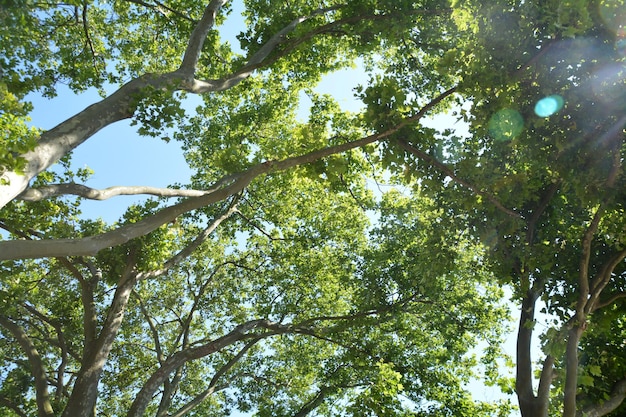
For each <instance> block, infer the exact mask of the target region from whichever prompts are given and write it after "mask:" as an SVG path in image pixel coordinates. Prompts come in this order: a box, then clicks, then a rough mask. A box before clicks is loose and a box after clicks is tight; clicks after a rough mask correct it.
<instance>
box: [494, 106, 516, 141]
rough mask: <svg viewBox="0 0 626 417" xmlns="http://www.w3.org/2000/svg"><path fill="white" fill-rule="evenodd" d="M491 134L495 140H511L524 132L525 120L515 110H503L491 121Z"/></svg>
mask: <svg viewBox="0 0 626 417" xmlns="http://www.w3.org/2000/svg"><path fill="white" fill-rule="evenodd" d="M488 128H489V133H490V134H491V136H493V138H494V139H495V140H503V141H504V140H511V139H513V138H514V137H516V136H517V135H519V134H520V133H522V130H524V118H523V117H522V115H521V114H520V113H519V112H518V111H517V110H513V109H502V110H500V111H498V112H497V113H495V114H494V115H493V116H491V119H489V124H488Z"/></svg>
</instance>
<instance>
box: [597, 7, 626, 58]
mask: <svg viewBox="0 0 626 417" xmlns="http://www.w3.org/2000/svg"><path fill="white" fill-rule="evenodd" d="M598 8H599V9H598V11H599V14H600V16H601V17H602V20H603V21H604V24H605V25H606V27H607V28H608V29H610V30H612V31H613V32H615V35H617V41H616V42H615V48H616V49H617V50H618V51H619V52H621V53H625V52H626V50H624V45H623V42H622V41H623V40H624V38H626V7H624V0H601V1H600V3H599V4H598Z"/></svg>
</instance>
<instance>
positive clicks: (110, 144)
mask: <svg viewBox="0 0 626 417" xmlns="http://www.w3.org/2000/svg"><path fill="white" fill-rule="evenodd" d="M225 26H226V27H229V28H231V30H229V31H227V32H225V33H224V34H223V37H224V38H226V39H229V40H230V42H231V43H232V44H235V42H237V41H236V39H235V38H234V35H235V33H237V32H238V31H239V30H240V29H241V28H243V27H244V26H243V20H242V17H241V16H240V15H239V14H238V13H237V12H236V11H235V12H233V13H232V14H231V16H230V17H229V18H228V20H227V22H226V25H225ZM366 82H367V75H366V74H365V72H364V71H363V70H362V69H361V68H358V67H357V68H354V69H349V70H343V71H339V72H337V73H335V74H332V75H329V76H327V77H325V78H324V79H323V80H322V82H321V83H320V85H319V86H318V87H317V89H316V91H318V92H320V93H329V94H331V95H332V96H333V97H334V98H335V99H336V100H337V101H338V103H339V104H340V105H341V106H342V108H343V109H344V110H350V111H357V110H359V109H360V108H361V103H360V102H359V101H357V100H356V99H355V98H354V94H353V89H354V88H355V87H356V86H357V85H358V84H365V83H366ZM113 90H114V87H111V89H110V91H108V92H109V93H111V92H112V91H113ZM28 99H29V100H30V101H32V102H33V105H34V110H33V112H32V113H31V117H32V124H33V125H34V126H37V127H40V128H43V129H50V128H52V127H54V126H55V125H56V124H58V123H60V122H61V121H63V120H65V119H66V118H68V117H70V116H72V115H74V114H76V113H77V112H79V111H81V110H83V109H84V108H85V107H87V106H88V105H90V104H93V103H94V102H95V101H98V100H100V99H101V98H100V97H99V96H98V94H97V93H96V92H95V91H87V92H85V93H83V94H79V95H75V94H74V93H72V92H71V91H69V89H67V88H65V87H63V86H61V87H60V88H59V94H58V96H57V97H55V98H53V99H50V100H48V99H42V98H40V97H37V96H30V97H28ZM307 100H308V99H306V98H305V97H303V99H302V108H303V115H304V114H306V110H307V107H308V106H309V105H310V102H308V103H307ZM193 107H194V105H190V106H189V108H193ZM424 123H425V124H427V125H430V126H433V127H442V126H443V127H446V128H456V129H458V131H459V133H464V132H466V126H464V125H463V124H462V123H461V122H457V121H456V119H455V118H454V117H453V116H451V115H450V116H442V117H438V118H437V119H430V120H425V121H424ZM72 161H73V166H74V167H75V168H79V167H89V168H91V169H92V170H93V171H94V172H95V173H94V174H93V176H92V177H91V178H89V180H88V181H87V182H86V183H85V185H88V186H90V187H94V188H106V187H110V186H115V185H149V186H154V187H166V186H168V185H170V184H172V183H182V184H185V183H187V182H188V181H189V178H190V175H191V173H192V172H191V170H190V169H189V168H188V166H187V164H186V162H185V159H184V157H183V154H182V151H181V149H180V146H179V144H178V143H176V142H175V141H171V142H169V143H166V142H163V141H161V140H159V139H156V138H148V137H141V136H139V135H138V134H137V126H131V125H130V121H121V122H118V123H116V124H114V125H111V126H108V127H106V128H104V129H103V130H101V131H100V132H98V133H96V134H95V135H94V136H93V137H92V138H90V139H89V140H88V141H87V142H86V143H84V144H82V145H81V146H79V147H78V148H77V149H76V150H75V152H74V154H73V158H72ZM142 199H143V198H142V197H137V196H121V197H114V198H112V199H109V200H105V201H85V202H84V203H83V205H82V207H83V212H84V213H85V216H86V217H90V218H93V217H102V218H103V219H104V220H105V221H107V222H113V221H115V220H117V219H118V218H119V217H120V216H121V215H122V214H123V212H124V211H125V209H126V207H127V206H128V205H129V204H132V203H134V202H137V201H140V200H142ZM511 309H512V311H513V313H514V314H515V312H516V311H517V308H515V307H514V306H512V308H511ZM515 320H516V318H515V317H514V322H513V323H511V324H510V329H511V330H512V332H511V333H510V334H509V337H508V339H507V342H506V343H505V350H507V351H508V352H509V353H510V354H511V355H514V353H515V335H516V323H515ZM542 322H545V320H544V319H543V318H542V319H540V324H539V326H542V324H541V323H542ZM538 330H541V328H539V329H538ZM534 346H538V343H537V342H535V344H534ZM537 353H538V352H537V350H536V349H535V351H534V352H533V354H534V355H536V354H537ZM470 389H471V391H472V392H473V394H474V395H475V397H476V398H477V399H483V400H496V399H499V398H502V397H503V396H502V395H501V394H500V393H499V391H498V390H497V389H495V388H489V387H485V386H484V385H483V384H481V383H479V382H478V381H477V382H475V383H472V385H471V386H470ZM512 401H513V402H514V403H515V400H514V399H512Z"/></svg>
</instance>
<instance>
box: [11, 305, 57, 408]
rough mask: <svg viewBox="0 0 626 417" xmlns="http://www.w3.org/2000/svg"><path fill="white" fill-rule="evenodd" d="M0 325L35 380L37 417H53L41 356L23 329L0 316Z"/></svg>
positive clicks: (46, 377)
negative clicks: (19, 351)
mask: <svg viewBox="0 0 626 417" xmlns="http://www.w3.org/2000/svg"><path fill="white" fill-rule="evenodd" d="M0 325H1V326H3V327H4V328H6V329H7V330H8V331H9V332H11V334H12V335H13V337H15V339H16V340H17V342H18V343H19V345H20V347H21V348H22V350H23V351H24V353H25V354H26V357H27V358H28V363H29V364H30V373H31V375H32V376H33V378H34V379H35V401H36V403H37V414H38V415H39V417H53V416H54V411H53V409H52V405H51V404H50V395H49V393H48V376H47V375H46V368H45V366H44V364H43V362H42V360H41V356H40V355H39V352H37V349H36V348H35V345H34V344H33V342H32V341H31V340H30V338H29V337H28V335H27V334H26V332H25V331H24V329H22V328H21V327H20V326H18V325H17V324H16V323H14V322H13V321H12V320H10V319H9V318H7V317H4V316H0Z"/></svg>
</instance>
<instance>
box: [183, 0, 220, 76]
mask: <svg viewBox="0 0 626 417" xmlns="http://www.w3.org/2000/svg"><path fill="white" fill-rule="evenodd" d="M227 2H228V0H212V1H211V2H210V3H209V4H208V6H207V7H206V8H205V9H204V14H203V15H202V18H201V19H200V21H199V22H198V24H197V25H196V27H195V28H194V30H193V32H191V36H190V37H189V42H188V43H187V50H186V51H185V55H184V56H183V62H182V64H181V65H180V69H179V71H180V72H181V73H186V74H189V75H191V76H193V74H194V73H195V72H196V66H197V65H198V59H200V54H201V53H202V47H203V46H204V41H205V40H206V37H207V35H208V34H209V31H210V30H211V28H212V27H213V25H214V24H215V17H216V16H217V12H218V11H219V9H220V8H221V7H222V6H223V5H224V4H226V3H227Z"/></svg>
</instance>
